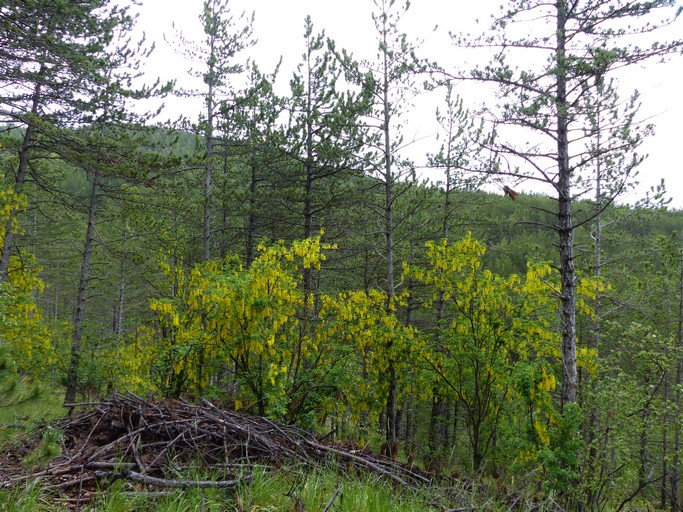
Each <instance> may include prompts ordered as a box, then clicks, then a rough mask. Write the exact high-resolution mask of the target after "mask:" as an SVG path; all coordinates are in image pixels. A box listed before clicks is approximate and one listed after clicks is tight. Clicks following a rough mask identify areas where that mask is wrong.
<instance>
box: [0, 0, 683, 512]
mask: <svg viewBox="0 0 683 512" xmlns="http://www.w3.org/2000/svg"><path fill="white" fill-rule="evenodd" d="M196 15H197V18H198V21H199V23H200V24H201V27H202V32H201V34H199V35H197V36H196V37H195V36H194V35H186V34H183V33H182V32H177V33H175V35H174V37H173V38H172V40H173V45H174V47H175V51H176V52H177V54H179V55H182V56H184V57H185V58H187V59H188V60H189V61H191V62H193V71H192V74H193V76H194V78H195V79H196V80H194V82H192V81H189V80H186V78H187V77H185V76H174V77H172V78H173V79H174V81H173V82H169V83H166V84H165V83H160V82H158V81H156V82H153V83H145V85H140V84H141V75H140V69H141V68H144V67H145V63H146V62H149V59H151V58H153V57H152V56H153V55H154V54H153V53H152V50H153V48H152V47H151V46H150V45H147V44H146V43H145V42H144V41H138V40H136V39H134V35H135V34H136V33H138V32H137V30H138V29H135V17H134V16H132V15H131V12H129V10H128V7H127V6H126V4H125V2H117V3H115V4H114V3H111V2H109V1H108V0H92V1H87V2H72V1H54V0H33V1H30V2H26V1H23V0H10V1H9V3H8V4H5V5H3V6H2V7H0V43H1V44H0V46H1V48H2V49H1V50H0V60H1V61H2V66H0V127H1V129H0V171H1V172H2V180H3V182H2V186H1V187H0V242H1V244H0V246H1V249H0V250H1V251H2V252H1V254H0V276H1V279H0V292H1V295H0V355H1V357H2V359H3V360H6V361H7V363H3V364H2V365H0V366H1V369H0V371H1V372H2V379H3V381H5V382H16V381H17V379H19V380H21V379H20V377H21V378H24V379H31V380H33V381H34V382H36V383H39V384H40V383H43V384H49V385H50V386H52V387H54V388H57V389H60V390H62V389H63V392H64V397H65V402H66V403H71V402H74V401H76V400H79V399H81V398H83V397H85V398H88V397H92V396H104V395H106V394H108V393H111V392H113V391H115V390H126V389H129V390H132V391H134V392H136V393H138V394H140V395H144V396H157V397H162V398H179V397H186V398H195V399H198V398H201V397H209V398H213V399H216V400H220V401H222V402H223V403H225V404H229V405H230V406H231V407H233V408H235V409H237V410H243V411H248V412H252V413H255V414H259V415H262V416H268V417H270V418H274V419H277V420H279V421H283V422H287V423H291V424H296V425H299V426H303V427H305V428H307V429H311V430H319V431H325V432H333V433H334V436H335V437H336V438H337V439H340V440H347V439H353V440H354V442H356V443H359V444H361V445H365V444H370V445H374V446H376V447H379V446H380V445H382V444H383V445H384V449H385V451H386V453H388V454H389V455H390V456H393V457H396V456H397V447H398V446H399V444H401V446H404V447H405V452H406V456H408V457H409V458H410V460H411V461H412V460H413V457H414V456H415V455H416V452H419V456H420V457H421V458H422V459H423V462H424V464H425V465H426V466H427V465H428V466H429V467H430V469H431V470H433V471H437V472H438V471H442V472H443V471H446V470H448V471H452V470H454V469H456V468H457V470H459V471H467V472H471V473H472V474H477V475H491V474H495V475H500V474H503V473H505V475H506V476H505V477H506V478H508V479H511V480H514V477H515V476H521V475H535V476H534V477H533V478H535V479H537V480H538V482H539V485H538V492H539V493H545V494H549V495H555V494H556V495H557V496H558V499H559V500H561V501H562V503H564V504H565V505H566V506H567V507H568V508H582V507H585V508H590V509H591V510H594V509H595V510H598V509H600V510H604V509H613V508H617V507H619V506H622V507H623V506H626V504H628V503H631V502H633V503H641V504H642V503H653V504H654V503H657V504H660V505H661V506H662V507H663V508H665V507H666V508H669V509H671V510H680V501H679V500H680V498H681V493H682V492H683V490H682V489H681V485H680V479H681V461H680V451H681V446H680V441H681V439H680V435H681V422H682V418H683V416H682V414H683V409H682V405H681V392H682V391H683V388H682V386H683V236H682V235H681V231H682V229H683V212H682V211H681V210H676V209H671V208H667V197H666V193H665V191H664V189H654V190H652V191H651V193H649V194H647V195H643V197H641V198H640V200H639V201H638V202H636V203H634V204H631V205H630V206H628V205H626V204H625V202H624V201H622V198H623V197H624V195H625V194H627V193H630V192H631V191H632V190H633V188H634V185H635V183H636V181H637V172H638V169H639V166H640V165H641V163H642V162H643V155H642V153H641V144H642V143H643V141H644V140H646V138H647V137H649V136H651V135H652V127H651V126H649V125H647V124H643V123H640V122H639V119H640V118H639V117H638V112H639V105H640V100H639V97H638V95H637V94H636V93H635V92H634V91H632V90H629V89H628V88H627V87H626V88H625V87H624V86H623V84H621V83H620V82H619V80H616V79H614V76H615V74H617V75H618V73H620V72H621V71H622V70H623V69H625V68H629V67H632V66H639V65H641V64H643V63H645V62H651V61H656V60H658V59H667V58H672V59H674V58H676V54H678V53H680V51H681V48H682V46H683V43H682V42H681V41H679V40H669V39H658V38H657V34H658V33H659V32H658V30H659V29H660V28H662V27H664V28H666V27H667V26H668V25H669V24H671V23H673V21H674V19H675V7H674V3H673V2H671V1H668V0H656V1H653V2H644V3H640V2H634V1H630V0H610V1H599V0H576V1H569V0H558V1H557V2H555V3H552V4H547V3H543V2H540V1H535V0H534V1H526V0H525V1H521V0H509V1H508V2H507V3H506V5H505V6H504V8H503V10H502V11H500V13H499V15H498V16H497V17H495V18H494V20H493V23H492V25H491V27H489V28H487V29H486V30H485V31H483V32H482V34H481V35H480V36H476V35H474V36H471V35H465V34H461V33H456V32H453V33H452V34H451V38H452V45H453V52H457V51H459V50H463V51H465V50H467V51H469V50H472V49H475V48H482V47H486V48H493V49H496V51H494V52H490V54H491V59H490V60H488V61H486V62H479V63H478V64H477V65H475V66H472V67H471V68H468V67H465V66H464V65H463V66H462V67H460V68H455V67H447V66H452V64H451V62H450V61H449V63H448V64H446V63H440V62H438V61H437V60H435V58H434V57H433V56H430V55H423V54H421V47H420V44H419V42H418V41H417V40H415V39H414V38H413V35H412V34H409V33H405V32H404V31H403V28H402V27H403V23H404V21H405V20H406V19H409V18H410V16H411V9H410V5H409V4H407V3H403V2H398V1H393V0H376V1H375V2H374V7H373V12H372V17H371V22H372V24H371V27H372V30H373V32H372V34H373V41H374V43H373V44H374V46H373V50H374V51H373V52H372V53H371V54H370V55H369V56H364V57H363V58H362V59H356V57H354V54H353V53H351V52H349V51H347V50H346V49H345V46H344V44H345V42H344V41H341V40H337V41H335V40H332V39H330V38H328V37H327V35H326V33H325V31H324V30H323V29H324V27H320V28H319V27H317V26H316V25H315V24H314V20H312V19H311V18H310V17H307V18H306V19H305V20H303V21H304V23H303V30H301V40H300V46H299V47H298V49H296V52H297V53H298V54H299V61H298V65H297V66H296V69H295V70H293V71H292V74H291V75H290V76H282V71H281V70H280V69H279V68H278V67H276V68H274V69H262V68H261V67H260V66H259V62H257V61H255V60H251V59H248V58H247V55H248V54H249V50H250V48H251V47H253V46H254V45H257V44H258V43H257V36H258V34H256V33H254V32H253V27H254V18H253V16H252V15H251V14H249V13H246V14H242V13H241V12H240V11H235V10H233V8H232V3H231V2H230V0H206V1H205V2H204V4H203V6H202V8H201V9H200V10H199V11H198V12H197V13H196ZM534 16H536V18H535V19H536V21H535V22H534V30H533V31H532V32H531V33H530V32H529V31H524V30H522V31H521V32H520V30H519V29H518V27H520V26H523V25H524V23H525V22H526V20H528V19H529V18H530V17H534ZM667 17H668V18H667ZM539 20H540V21H539ZM520 34H521V35H520ZM529 34H531V35H529ZM639 37H641V38H642V39H639ZM653 38H654V39H653ZM539 49H540V50H541V51H542V53H543V59H529V58H528V57H527V55H529V54H533V55H537V52H538V51H539ZM288 51H289V50H288ZM145 78H147V76H146V77H145ZM464 81H466V82H468V83H478V84H480V86H481V87H487V88H491V89H492V90H494V91H495V97H494V98H492V100H491V101H489V102H487V103H486V104H484V105H480V104H478V103H476V102H470V101H469V100H468V98H467V97H465V96H460V95H458V87H457V84H459V83H462V82H464ZM283 82H284V83H288V84H289V87H288V88H287V89H286V91H285V92H284V93H283V92H281V89H282V87H281V86H280V85H279V84H281V83H283ZM190 83H192V84H196V86H194V85H193V86H192V88H190V87H189V86H188V85H187V84H190ZM426 91H428V92H429V94H431V95H432V97H434V95H439V96H440V98H441V99H440V101H439V105H438V108H437V109H436V111H435V112H434V113H433V119H434V121H435V124H436V125H437V126H438V130H439V131H438V137H435V138H434V139H433V146H432V147H431V148H429V150H428V151H427V154H425V155H424V156H422V155H421V156H420V157H419V158H420V160H419V161H418V160H417V159H416V158H415V156H414V155H413V154H412V153H411V152H410V151H406V148H407V147H409V146H410V145H411V139H410V137H411V133H412V132H411V127H410V119H412V118H411V116H412V115H414V112H413V111H412V110H411V106H412V105H413V104H415V103H419V98H420V97H421V96H422V95H424V94H426ZM189 96H191V97H194V98H199V99H201V102H199V103H195V104H196V105H198V106H197V109H198V111H197V112H192V113H187V114H186V115H185V116H184V117H183V118H182V119H179V120H178V121H177V122H172V123H164V124H163V125H161V124H158V123H157V122H156V121H155V120H157V119H160V116H162V117H163V110H157V109H156V107H155V109H154V110H153V111H150V110H149V108H148V107H149V105H161V103H159V101H160V99H161V100H164V98H165V101H168V102H173V101H174V98H176V97H180V98H183V97H189ZM160 108H163V107H160ZM421 114H422V115H424V114H425V113H424V112H422V113H421ZM430 115H431V114H430ZM423 168H428V169H429V174H430V176H431V178H432V179H430V180H425V179H423V178H422V177H423V176H424V174H423V172H422V171H421V170H420V169H423ZM529 183H540V184H542V185H543V187H544V188H543V190H544V192H545V193H544V194H537V193H532V192H529V191H528V190H529V188H528V187H527V184H529ZM10 363H11V364H10ZM2 389H3V393H4V394H6V395H7V397H6V401H8V403H11V401H12V396H11V395H12V391H11V390H12V389H14V388H13V387H12V386H9V385H8V386H7V387H4V386H3V388H2ZM18 399H22V398H18ZM400 456H402V455H400ZM606 489H609V492H607V491H606Z"/></svg>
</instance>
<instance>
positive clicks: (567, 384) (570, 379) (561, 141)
mask: <svg viewBox="0 0 683 512" xmlns="http://www.w3.org/2000/svg"><path fill="white" fill-rule="evenodd" d="M566 7H567V6H566V1H565V0H558V2H557V11H558V12H557V64H556V73H557V81H556V84H557V105H556V108H557V163H558V174H559V176H558V183H557V192H558V214H557V217H558V226H557V231H558V233H559V238H560V240H559V248H560V274H561V279H562V288H561V292H560V304H561V308H560V330H561V337H562V348H561V349H562V405H563V407H564V405H566V404H568V403H572V402H576V387H577V371H576V282H575V280H576V277H575V273H574V224H573V218H572V209H571V205H572V196H571V181H570V178H571V176H570V167H569V119H568V114H567V109H568V102H567V75H566V68H567V62H566V57H565V44H566V36H565V24H566V19H567V12H566Z"/></svg>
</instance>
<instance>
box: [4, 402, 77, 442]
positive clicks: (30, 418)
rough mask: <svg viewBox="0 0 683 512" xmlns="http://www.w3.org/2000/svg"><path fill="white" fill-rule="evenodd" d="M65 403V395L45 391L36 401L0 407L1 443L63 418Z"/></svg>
mask: <svg viewBox="0 0 683 512" xmlns="http://www.w3.org/2000/svg"><path fill="white" fill-rule="evenodd" d="M63 401H64V394H63V393H61V392H51V391H43V392H42V393H41V394H40V395H39V396H38V397H37V398H35V399H32V400H29V401H26V402H24V403H20V404H17V405H9V406H5V407H0V441H6V440H8V439H10V438H12V437H15V436H16V435H18V434H25V433H28V431H30V429H31V428H33V427H35V426H36V425H39V424H44V423H49V422H50V421H53V420H56V419H59V418H62V417H63V416H64V415H65V414H66V409H64V407H62V403H63Z"/></svg>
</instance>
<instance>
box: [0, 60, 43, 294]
mask: <svg viewBox="0 0 683 512" xmlns="http://www.w3.org/2000/svg"><path fill="white" fill-rule="evenodd" d="M44 72H45V66H44V65H43V66H41V68H40V71H39V72H38V80H37V82H36V84H35V87H34V89H33V96H32V98H31V116H36V115H38V107H39V106H40V102H41V101H42V93H41V88H42V82H41V78H40V77H42V76H43V73H44ZM35 131H36V125H35V121H34V120H33V119H31V118H29V121H28V123H27V125H26V131H25V132H24V138H23V140H22V142H21V148H20V149H19V166H18V168H17V176H16V179H15V182H14V183H15V185H14V190H15V192H17V193H19V192H21V190H22V189H23V188H24V182H25V181H26V173H27V171H28V157H29V151H30V149H31V144H33V137H34V136H35ZM16 215H17V212H16V211H15V210H10V212H9V215H8V218H7V223H6V224H5V238H4V240H3V243H2V252H1V253H0V280H3V281H7V272H8V271H9V260H10V252H11V251H12V243H13V241H14V231H13V225H14V222H15V221H14V219H15V217H16Z"/></svg>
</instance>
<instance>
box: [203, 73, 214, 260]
mask: <svg viewBox="0 0 683 512" xmlns="http://www.w3.org/2000/svg"><path fill="white" fill-rule="evenodd" d="M213 74H214V71H213V68H210V69H209V93H208V95H207V97H206V125H207V126H206V135H205V136H206V163H205V165H204V233H203V237H202V241H203V247H204V261H209V260H210V259H211V180H212V173H213V108H214V105H213V103H214V102H213Z"/></svg>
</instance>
